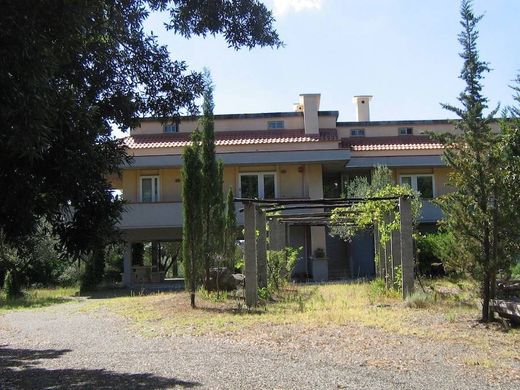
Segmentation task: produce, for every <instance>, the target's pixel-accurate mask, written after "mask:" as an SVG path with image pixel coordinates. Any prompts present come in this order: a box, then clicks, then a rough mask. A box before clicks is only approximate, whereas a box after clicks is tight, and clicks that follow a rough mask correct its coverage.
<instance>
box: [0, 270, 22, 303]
mask: <svg viewBox="0 0 520 390" xmlns="http://www.w3.org/2000/svg"><path fill="white" fill-rule="evenodd" d="M4 292H5V295H6V297H7V299H14V298H17V297H19V296H21V295H22V289H21V286H20V282H19V279H18V276H17V275H16V273H14V272H12V271H7V273H6V274H5V280H4Z"/></svg>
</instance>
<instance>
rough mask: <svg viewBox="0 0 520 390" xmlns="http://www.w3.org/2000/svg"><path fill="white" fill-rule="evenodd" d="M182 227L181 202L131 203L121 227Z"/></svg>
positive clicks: (127, 206)
mask: <svg viewBox="0 0 520 390" xmlns="http://www.w3.org/2000/svg"><path fill="white" fill-rule="evenodd" d="M168 227H182V203H181V202H154V203H129V204H127V205H125V211H124V212H123V216H122V218H121V221H120V222H119V229H121V230H127V229H140V228H168Z"/></svg>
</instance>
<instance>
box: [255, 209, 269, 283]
mask: <svg viewBox="0 0 520 390" xmlns="http://www.w3.org/2000/svg"><path fill="white" fill-rule="evenodd" d="M265 224H266V220H265V213H264V212H263V211H262V209H260V208H259V207H258V208H257V209H256V230H258V239H257V242H256V265H257V269H258V287H260V288H263V287H267V240H266V238H267V229H266V226H265Z"/></svg>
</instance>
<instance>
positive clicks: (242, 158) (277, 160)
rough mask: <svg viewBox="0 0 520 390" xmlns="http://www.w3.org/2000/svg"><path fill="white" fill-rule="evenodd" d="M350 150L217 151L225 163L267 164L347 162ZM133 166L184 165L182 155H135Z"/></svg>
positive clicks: (160, 166)
mask: <svg viewBox="0 0 520 390" xmlns="http://www.w3.org/2000/svg"><path fill="white" fill-rule="evenodd" d="M350 155H351V152H350V151H349V150H343V149H337V150H297V151H272V152H267V151H266V152H234V153H217V159H220V160H222V162H223V163H224V165H262V164H263V165H266V164H282V163H294V164H306V163H325V162H347V161H348V159H349V158H350ZM129 166H131V167H132V168H166V167H180V166H182V156H181V155H178V154H175V155H161V156H135V157H134V158H133V161H132V162H131V163H130V165H129Z"/></svg>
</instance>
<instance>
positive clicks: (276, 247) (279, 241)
mask: <svg viewBox="0 0 520 390" xmlns="http://www.w3.org/2000/svg"><path fill="white" fill-rule="evenodd" d="M283 248H285V226H284V225H283V224H282V223H280V222H278V220H277V219H272V220H271V221H269V250H271V251H281V250H282V249H283Z"/></svg>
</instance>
